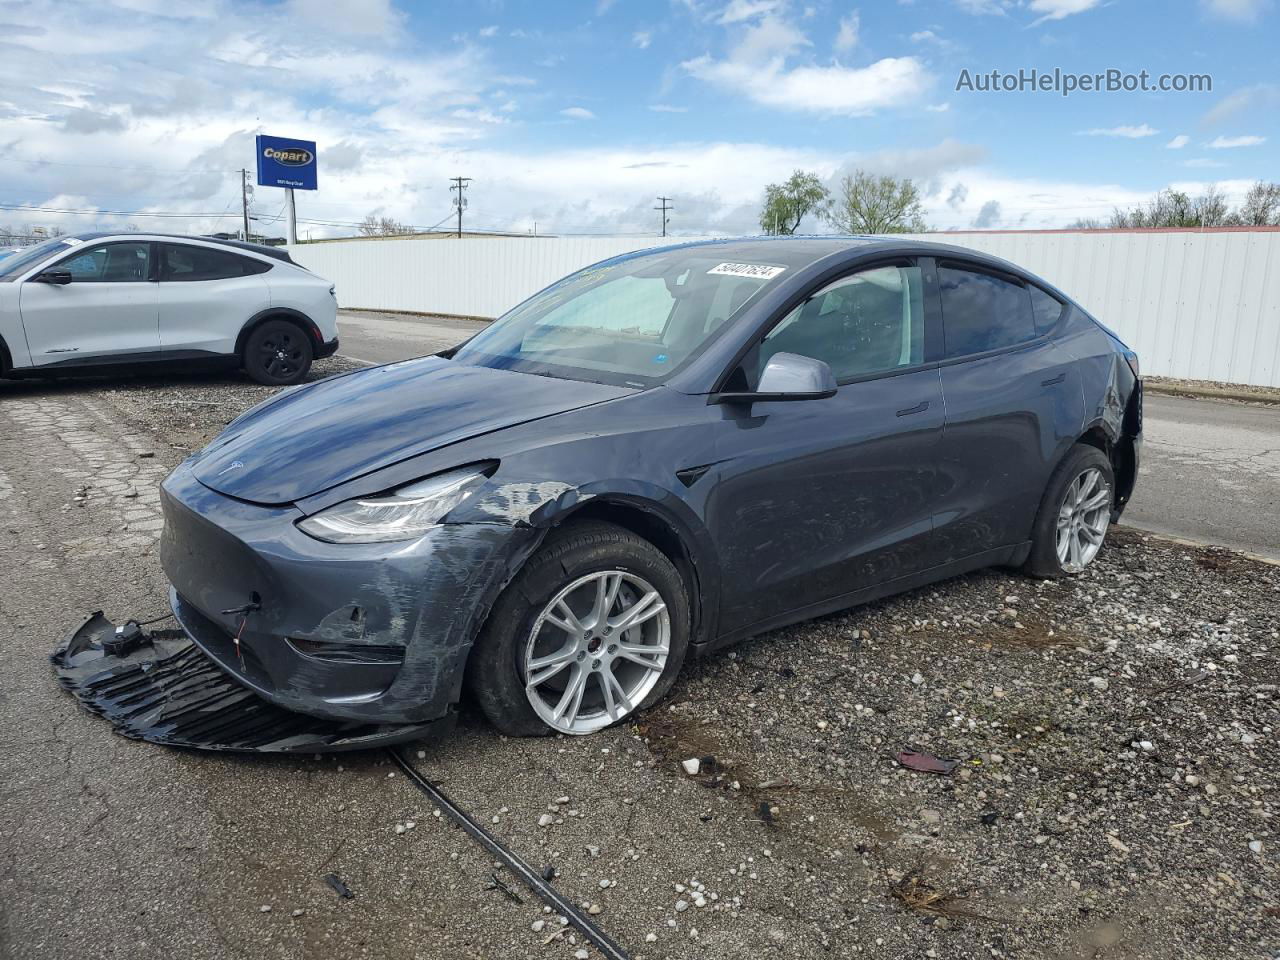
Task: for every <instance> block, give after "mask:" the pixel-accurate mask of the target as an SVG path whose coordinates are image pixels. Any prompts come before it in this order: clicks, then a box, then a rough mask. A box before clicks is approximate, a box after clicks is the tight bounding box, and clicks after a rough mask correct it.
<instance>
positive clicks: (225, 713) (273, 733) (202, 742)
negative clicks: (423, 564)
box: [50, 611, 455, 753]
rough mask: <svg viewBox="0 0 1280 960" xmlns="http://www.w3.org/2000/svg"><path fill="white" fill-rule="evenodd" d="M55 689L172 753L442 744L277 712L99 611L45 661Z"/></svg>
mask: <svg viewBox="0 0 1280 960" xmlns="http://www.w3.org/2000/svg"><path fill="white" fill-rule="evenodd" d="M50 660H51V661H52V663H53V669H54V673H55V674H56V675H57V677H58V683H59V684H61V686H62V687H63V689H65V690H67V691H69V692H70V693H72V694H73V695H74V696H75V697H76V699H77V700H79V701H80V704H81V706H83V707H84V708H85V709H86V710H88V711H89V712H90V713H94V714H97V715H99V716H101V717H103V718H105V719H106V720H107V721H108V722H110V723H111V725H112V727H114V728H115V730H116V732H117V733H119V734H121V735H122V736H125V737H129V738H131V739H135V740H149V741H151V742H153V743H163V744H168V745H170V746H176V747H193V748H197V749H202V750H228V751H251V752H259V753H324V752H331V751H342V750H363V749H367V748H369V747H375V746H386V745H390V744H394V743H402V742H405V741H408V740H421V739H425V738H428V737H437V736H443V735H444V734H446V733H448V732H449V731H450V730H452V729H453V725H454V721H455V715H454V714H453V713H452V712H450V713H448V714H446V715H445V716H444V717H442V718H440V719H438V720H436V721H433V722H431V723H419V724H369V723H359V722H354V721H343V720H323V719H319V718H316V717H311V716H307V715H306V714H301V713H297V712H294V711H291V710H284V709H281V708H280V707H276V706H274V705H272V704H270V703H268V702H267V701H266V700H263V699H262V698H261V697H259V696H257V695H256V694H255V693H253V692H252V691H251V690H249V689H247V688H246V687H244V686H243V685H241V684H240V683H237V682H236V681H235V680H233V679H232V678H231V677H230V676H229V675H228V674H227V673H226V672H225V671H224V670H223V669H222V668H221V667H220V666H218V665H217V664H216V663H214V662H213V661H212V660H210V659H209V657H207V656H206V655H205V654H204V653H203V652H202V651H201V650H200V648H199V647H197V646H196V645H195V644H193V643H192V642H191V641H190V640H189V639H188V638H187V637H186V636H184V635H183V633H182V631H180V630H158V631H153V632H151V633H147V632H145V631H143V630H142V629H141V628H139V627H137V626H136V625H134V624H126V625H125V626H124V627H117V626H116V625H115V624H114V623H112V622H111V621H110V620H108V619H106V618H105V617H104V616H103V615H102V613H101V612H100V611H99V612H97V613H93V614H90V615H89V616H88V617H86V618H85V619H84V620H83V621H82V622H81V623H80V624H79V625H78V626H77V627H76V628H75V629H73V630H72V631H71V632H70V633H69V634H68V635H67V637H66V639H65V640H64V641H63V643H62V645H61V646H60V647H59V648H58V649H57V650H56V651H55V652H54V653H53V655H52V656H51V657H50Z"/></svg>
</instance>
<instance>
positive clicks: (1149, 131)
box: [1080, 123, 1160, 140]
mask: <svg viewBox="0 0 1280 960" xmlns="http://www.w3.org/2000/svg"><path fill="white" fill-rule="evenodd" d="M1159 132H1160V131H1159V130H1157V129H1156V128H1155V127H1152V126H1151V125H1149V124H1146V123H1143V124H1140V125H1139V126H1136V127H1133V126H1119V127H1094V128H1093V129H1092V130H1081V131H1080V134H1081V135H1082V136H1086V137H1126V138H1128V139H1130V140H1140V139H1141V138H1143V137H1154V136H1155V135H1156V134H1157V133H1159Z"/></svg>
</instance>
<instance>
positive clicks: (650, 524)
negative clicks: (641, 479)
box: [553, 494, 714, 649]
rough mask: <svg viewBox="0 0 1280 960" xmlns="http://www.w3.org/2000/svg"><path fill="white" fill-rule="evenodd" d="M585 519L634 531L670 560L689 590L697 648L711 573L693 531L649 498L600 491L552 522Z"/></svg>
mask: <svg viewBox="0 0 1280 960" xmlns="http://www.w3.org/2000/svg"><path fill="white" fill-rule="evenodd" d="M587 520H597V521H603V522H605V523H612V524H614V525H615V526H618V527H621V528H623V529H624V530H627V531H629V532H631V533H634V534H635V535H636V536H637V537H640V538H641V539H642V540H645V541H646V542H648V543H651V544H652V545H653V546H654V547H656V548H657V549H658V550H659V551H660V552H661V553H662V554H663V556H665V557H666V558H667V559H668V560H670V561H671V563H672V565H673V566H674V567H675V568H676V570H677V571H678V572H679V574H680V578H681V579H682V580H683V581H684V583H685V587H686V589H687V590H688V592H689V616H690V639H689V645H690V647H691V648H694V649H696V648H697V647H698V645H700V644H701V643H702V642H703V641H705V640H706V639H708V637H707V636H705V635H704V631H705V630H706V628H707V626H708V625H709V623H710V621H711V617H710V616H709V610H710V609H711V607H710V603H709V593H710V592H713V591H712V585H713V583H714V577H713V576H712V575H711V574H712V571H711V570H710V569H708V566H709V565H708V563H707V562H706V561H705V560H704V557H703V551H702V550H701V549H700V548H699V547H698V546H697V544H696V540H695V537H694V535H693V533H692V532H691V531H689V530H688V529H686V528H685V525H684V524H683V523H682V522H681V521H679V520H678V519H677V518H676V517H675V516H673V515H672V514H671V512H670V511H668V510H665V509H664V508H663V507H662V506H661V505H660V504H658V503H656V502H654V501H652V500H647V499H643V498H639V497H635V496H629V495H625V494H601V495H596V496H593V497H591V498H589V499H586V500H582V501H579V503H578V504H577V505H576V506H574V507H572V508H570V509H568V510H566V511H565V512H564V513H563V514H561V515H560V516H559V517H557V518H555V520H554V521H553V522H554V525H555V526H557V527H564V526H569V525H571V524H574V523H581V522H583V521H587ZM709 581H710V582H709Z"/></svg>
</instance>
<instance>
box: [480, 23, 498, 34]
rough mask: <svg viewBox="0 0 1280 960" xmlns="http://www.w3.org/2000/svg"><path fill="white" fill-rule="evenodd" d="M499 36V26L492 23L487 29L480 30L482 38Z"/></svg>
mask: <svg viewBox="0 0 1280 960" xmlns="http://www.w3.org/2000/svg"><path fill="white" fill-rule="evenodd" d="M497 35H498V25H497V24H496V23H491V24H489V26H487V27H481V28H480V36H482V37H496V36H497Z"/></svg>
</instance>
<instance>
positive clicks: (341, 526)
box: [298, 464, 497, 543]
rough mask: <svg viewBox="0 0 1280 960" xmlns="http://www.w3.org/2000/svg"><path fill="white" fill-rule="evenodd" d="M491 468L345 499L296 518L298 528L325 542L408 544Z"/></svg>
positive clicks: (466, 469)
mask: <svg viewBox="0 0 1280 960" xmlns="http://www.w3.org/2000/svg"><path fill="white" fill-rule="evenodd" d="M496 467H497V464H477V465H473V466H470V467H461V468H459V469H457V470H450V471H448V472H447V473H439V474H436V475H435V476H434V477H428V478H427V479H425V480H419V481H417V482H416V483H411V484H409V485H408V486H407V487H401V488H400V489H399V490H395V491H393V492H391V493H388V494H384V495H382V496H380V497H366V498H360V499H356V500H346V501H344V502H342V503H337V504H334V505H333V506H332V507H326V508H325V509H324V510H321V511H320V512H319V513H316V514H312V515H311V516H309V517H307V518H305V519H303V520H299V521H298V529H299V530H301V531H302V532H303V533H305V534H307V535H308V536H310V537H315V538H316V539H317V540H324V541H326V542H328V543H381V542H384V541H388V540H413V539H416V538H417V537H420V536H422V535H423V534H424V533H426V532H427V531H428V530H430V529H431V528H432V527H434V526H435V525H436V522H437V521H438V520H439V519H440V518H441V517H443V516H444V515H445V514H446V513H448V512H449V511H450V510H452V509H453V508H454V507H456V506H457V505H458V504H460V503H461V502H462V501H463V500H465V499H467V497H469V496H471V494H472V493H473V492H474V491H475V490H476V488H477V487H479V486H480V485H481V484H482V483H484V482H485V480H486V479H488V478H489V477H490V476H491V475H492V474H493V471H494V469H495V468H496Z"/></svg>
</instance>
